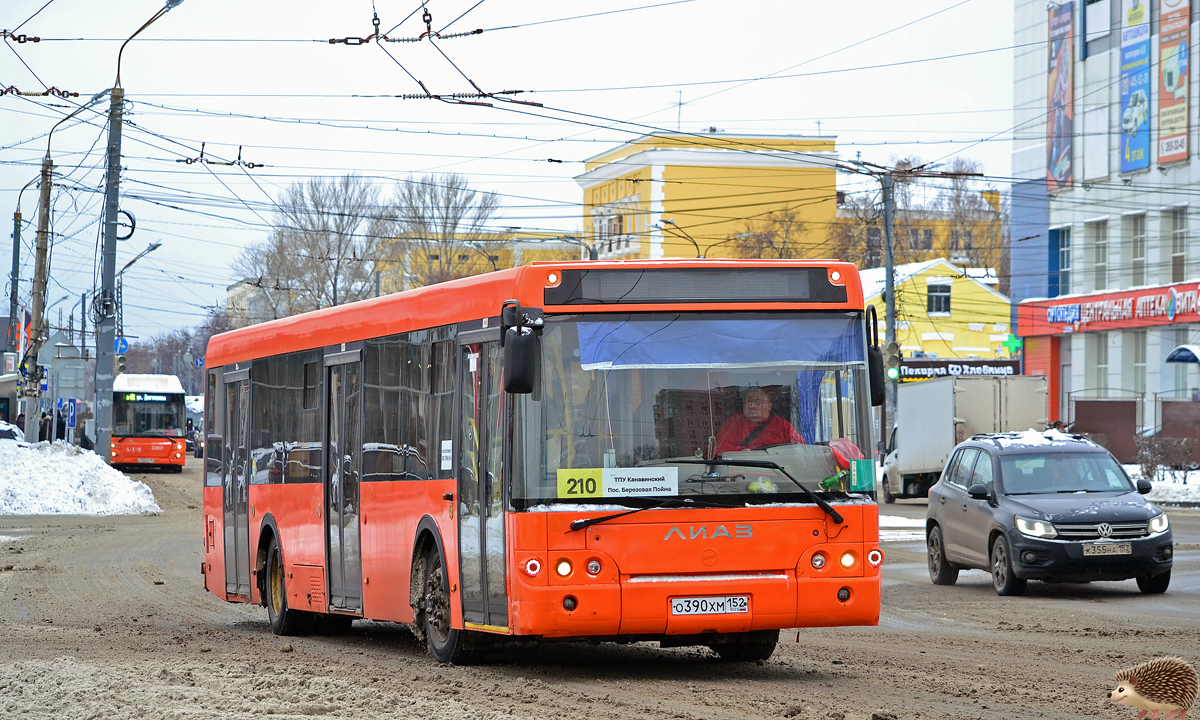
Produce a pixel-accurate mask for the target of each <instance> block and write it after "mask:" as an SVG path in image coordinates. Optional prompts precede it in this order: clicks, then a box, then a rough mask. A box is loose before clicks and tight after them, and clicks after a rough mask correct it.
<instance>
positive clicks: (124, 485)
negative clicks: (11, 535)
mask: <svg viewBox="0 0 1200 720" xmlns="http://www.w3.org/2000/svg"><path fill="white" fill-rule="evenodd" d="M158 511H159V507H158V503H156V502H154V495H153V494H152V493H151V492H150V488H148V487H146V485H145V483H140V482H137V481H135V480H130V479H129V478H128V477H126V476H125V475H124V474H122V473H121V472H119V471H117V470H113V469H112V468H110V467H109V466H107V465H105V464H104V463H103V462H102V461H101V460H100V458H99V456H97V455H96V454H95V453H94V452H91V451H90V450H80V449H79V448H76V447H74V446H71V445H64V444H63V443H54V444H51V443H44V442H43V443H38V444H36V445H34V446H33V447H30V448H18V447H0V515H131V514H136V513H148V512H158Z"/></svg>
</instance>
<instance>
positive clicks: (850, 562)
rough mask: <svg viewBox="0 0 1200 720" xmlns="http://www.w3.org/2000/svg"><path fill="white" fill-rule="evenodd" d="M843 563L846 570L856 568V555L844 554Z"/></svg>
mask: <svg viewBox="0 0 1200 720" xmlns="http://www.w3.org/2000/svg"><path fill="white" fill-rule="evenodd" d="M841 563H842V567H844V568H851V567H854V553H849V552H848V553H844V554H843V555H842V560H841Z"/></svg>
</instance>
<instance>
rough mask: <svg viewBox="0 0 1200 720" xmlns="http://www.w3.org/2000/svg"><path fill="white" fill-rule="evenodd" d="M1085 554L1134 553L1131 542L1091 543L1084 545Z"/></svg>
mask: <svg viewBox="0 0 1200 720" xmlns="http://www.w3.org/2000/svg"><path fill="white" fill-rule="evenodd" d="M1083 554H1084V555H1132V554H1133V546H1132V545H1130V544H1129V543H1091V544H1088V545H1084V546H1083Z"/></svg>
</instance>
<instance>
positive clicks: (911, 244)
mask: <svg viewBox="0 0 1200 720" xmlns="http://www.w3.org/2000/svg"><path fill="white" fill-rule="evenodd" d="M908 249H909V250H912V251H913V252H917V251H918V250H920V249H921V230H920V229H919V228H909V229H908Z"/></svg>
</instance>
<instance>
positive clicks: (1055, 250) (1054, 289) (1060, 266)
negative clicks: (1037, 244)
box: [1048, 228, 1071, 297]
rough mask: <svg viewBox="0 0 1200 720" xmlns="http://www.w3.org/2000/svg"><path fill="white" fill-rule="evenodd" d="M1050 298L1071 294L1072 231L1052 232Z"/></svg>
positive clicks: (1058, 230) (1060, 229)
mask: <svg viewBox="0 0 1200 720" xmlns="http://www.w3.org/2000/svg"><path fill="white" fill-rule="evenodd" d="M1049 272H1050V277H1049V283H1048V289H1049V291H1050V296H1051V297H1054V296H1056V295H1067V294H1069V293H1070V292H1071V229H1070V228H1054V229H1052V230H1050V261H1049Z"/></svg>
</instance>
